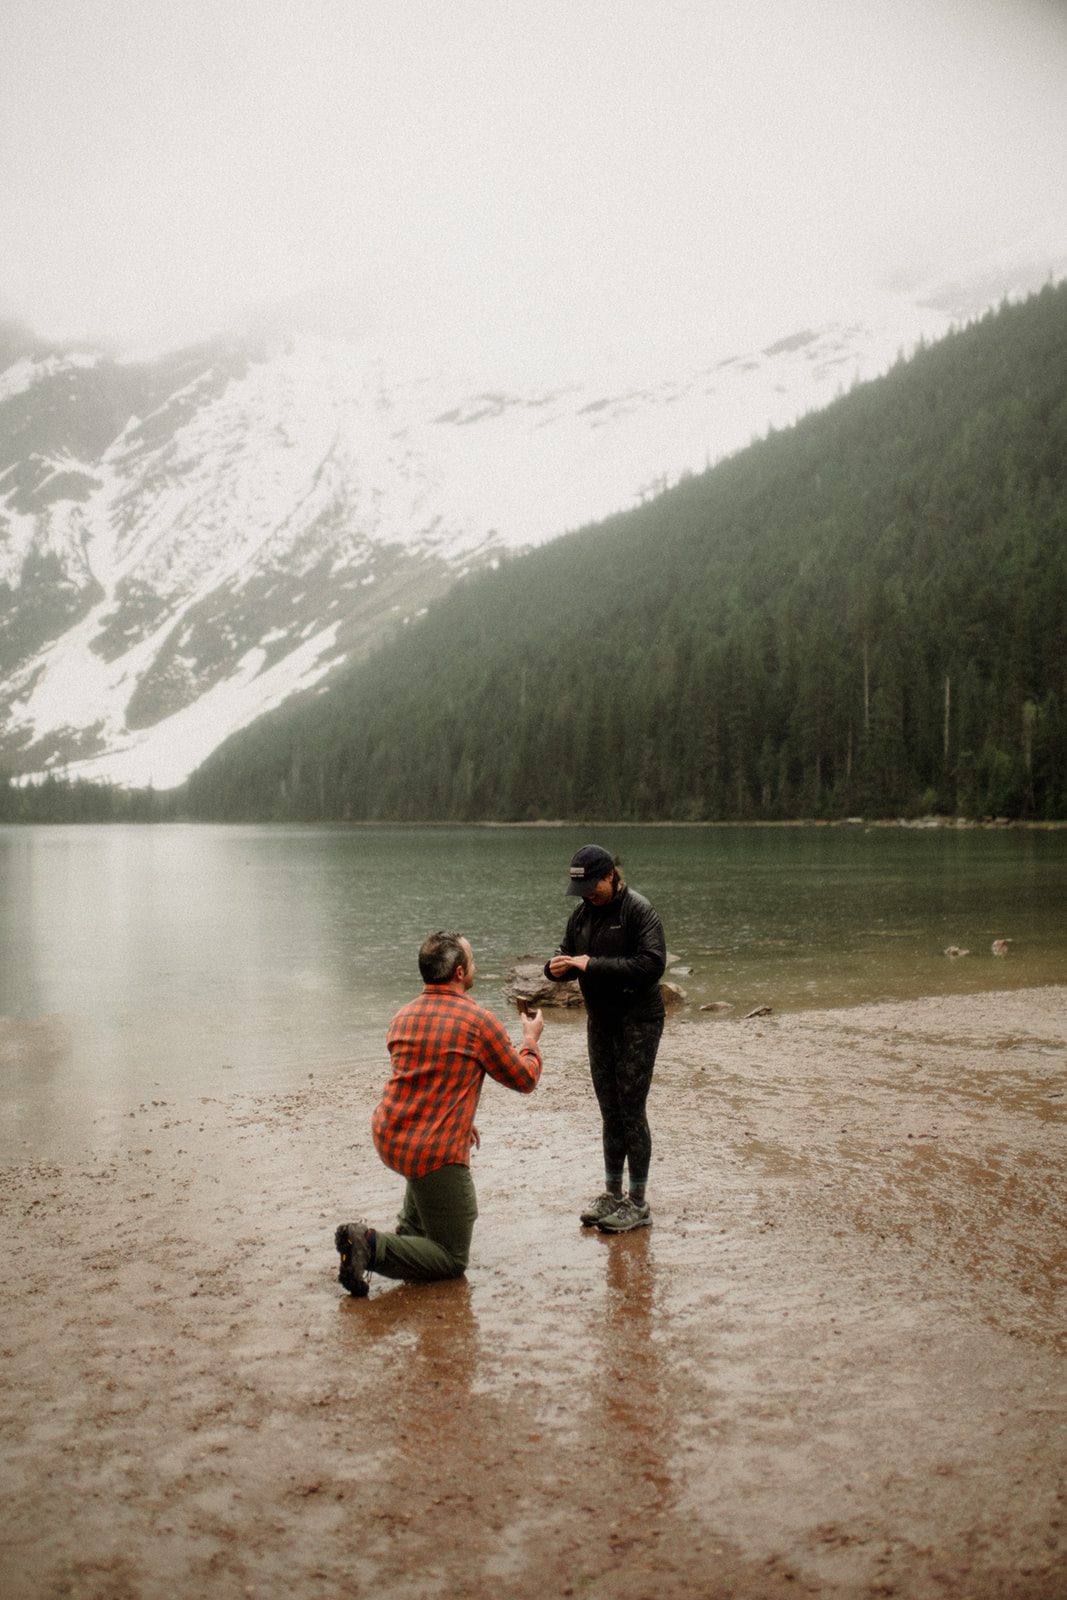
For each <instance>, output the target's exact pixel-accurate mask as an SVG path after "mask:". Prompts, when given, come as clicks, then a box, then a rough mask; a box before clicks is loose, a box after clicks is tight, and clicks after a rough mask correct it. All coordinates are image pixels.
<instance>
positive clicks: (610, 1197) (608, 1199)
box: [578, 1190, 622, 1228]
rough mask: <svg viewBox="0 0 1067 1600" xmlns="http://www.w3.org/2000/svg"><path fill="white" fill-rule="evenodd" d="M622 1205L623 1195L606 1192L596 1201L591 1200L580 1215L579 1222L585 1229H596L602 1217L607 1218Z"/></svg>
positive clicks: (599, 1195)
mask: <svg viewBox="0 0 1067 1600" xmlns="http://www.w3.org/2000/svg"><path fill="white" fill-rule="evenodd" d="M621 1204H622V1195H621V1194H609V1193H608V1192H607V1190H605V1191H604V1193H603V1194H598V1195H597V1197H596V1199H595V1200H590V1202H589V1204H588V1205H587V1206H586V1208H585V1210H584V1211H582V1212H580V1213H579V1216H578V1220H579V1222H580V1223H581V1225H582V1227H583V1228H595V1227H596V1225H597V1223H598V1222H599V1221H600V1219H601V1218H602V1217H606V1216H607V1215H608V1213H609V1212H611V1211H614V1210H615V1208H616V1206H620V1205H621Z"/></svg>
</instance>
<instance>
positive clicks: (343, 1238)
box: [333, 1222, 371, 1300]
mask: <svg viewBox="0 0 1067 1600" xmlns="http://www.w3.org/2000/svg"><path fill="white" fill-rule="evenodd" d="M333 1242H334V1244H335V1245H336V1246H337V1249H338V1251H339V1252H340V1256H341V1265H340V1268H339V1270H338V1273H337V1281H338V1283H339V1284H340V1285H341V1286H342V1288H345V1289H347V1290H348V1292H349V1294H354V1295H355V1296H356V1299H357V1300H359V1299H362V1297H363V1296H364V1295H365V1294H366V1293H367V1291H368V1289H369V1288H370V1284H369V1282H368V1281H367V1274H368V1273H369V1272H370V1268H371V1256H370V1245H369V1244H368V1242H367V1224H366V1223H365V1222H342V1224H341V1226H340V1227H339V1228H338V1230H337V1232H336V1233H335V1234H334V1236H333Z"/></svg>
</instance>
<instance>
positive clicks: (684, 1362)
mask: <svg viewBox="0 0 1067 1600" xmlns="http://www.w3.org/2000/svg"><path fill="white" fill-rule="evenodd" d="M546 1058H547V1068H546V1073H545V1078H544V1081H543V1084H542V1087H541V1088H540V1089H539V1090H538V1092H537V1093H536V1094H535V1095H534V1096H533V1097H531V1098H530V1099H523V1098H521V1097H519V1096H517V1095H512V1094H508V1093H507V1092H506V1091H504V1090H502V1089H499V1088H498V1087H496V1086H495V1085H492V1084H489V1085H487V1088H486V1091H485V1093H484V1095H483V1099H482V1107H481V1114H480V1116H479V1127H480V1129H481V1133H482V1138H483V1144H482V1149H481V1151H480V1152H479V1153H478V1154H477V1155H476V1157H475V1178H476V1182H477V1185H478V1192H479V1201H480V1206H481V1217H480V1220H479V1223H478V1226H477V1229H476V1232H475V1241H474V1255H473V1261H472V1266H471V1270H470V1272H469V1274H468V1277H467V1278H466V1279H465V1280H461V1281H458V1282H455V1283H448V1284H439V1285H431V1286H427V1287H422V1288H416V1287H411V1286H405V1285H395V1284H391V1283H387V1282H385V1281H384V1280H382V1279H377V1278H376V1279H375V1280H374V1281H373V1284H372V1289H371V1294H370V1297H369V1298H368V1299H367V1300H363V1301H355V1300H351V1299H350V1298H349V1297H348V1296H346V1295H345V1294H344V1293H343V1291H342V1290H341V1289H340V1287H339V1286H338V1284H337V1283H336V1264H337V1258H336V1255H335V1254H334V1251H333V1229H334V1226H335V1224H336V1222H338V1221H339V1220H348V1219H351V1218H353V1217H355V1216H357V1215H359V1214H361V1213H362V1214H364V1215H366V1216H368V1217H369V1218H370V1220H372V1221H374V1222H376V1223H379V1224H386V1225H388V1223H389V1222H390V1220H391V1218H392V1217H393V1215H394V1214H395V1210H396V1204H397V1201H398V1195H399V1180H398V1179H396V1178H395V1177H394V1176H393V1175H392V1174H390V1173H388V1172H386V1171H385V1170H384V1169H383V1168H382V1167H381V1166H380V1164H379V1163H378V1162H377V1159H376V1157H375V1156H374V1154H373V1151H372V1149H371V1146H370V1140H369V1134H368V1132H367V1121H368V1117H369V1114H370V1111H371V1109H372V1105H373V1103H374V1099H375V1098H376V1091H377V1088H378V1087H379V1086H378V1085H374V1086H373V1087H371V1086H354V1085H346V1084H345V1082H344V1081H343V1080H342V1081H340V1082H338V1081H336V1080H335V1081H332V1082H330V1083H326V1082H323V1081H318V1080H309V1081H308V1083H307V1086H306V1088H304V1089H302V1090H300V1091H299V1092H296V1093H293V1094H289V1095H285V1096H272V1097H262V1098H257V1097H251V1096H239V1097H237V1096H227V1095H226V1094H224V1093H220V1094H219V1095H218V1096H217V1097H212V1098H205V1099H203V1100H199V1101H197V1102H196V1103H195V1104H190V1105H182V1104H179V1103H177V1102H175V1103H173V1104H167V1103H164V1102H156V1103H146V1104H144V1105H142V1106H140V1107H137V1108H131V1109H130V1110H129V1112H127V1113H125V1114H124V1115H123V1116H122V1117H121V1119H119V1118H116V1119H114V1120H113V1121H112V1122H110V1123H108V1124H107V1125H106V1127H105V1126H102V1127H101V1128H94V1129H93V1130H88V1131H87V1135H86V1142H87V1145H90V1146H91V1147H92V1148H93V1149H94V1150H95V1152H96V1153H95V1154H94V1156H93V1157H92V1158H91V1159H89V1158H87V1159H84V1160H80V1161H75V1162H67V1163H59V1162H55V1161H50V1160H48V1159H47V1158H42V1159H35V1160H26V1161H25V1162H22V1163H14V1164H11V1163H9V1164H8V1165H6V1166H5V1167H4V1168H3V1169H2V1178H0V1196H2V1203H3V1216H4V1236H5V1239H6V1241H7V1246H8V1251H7V1254H8V1272H7V1285H6V1293H5V1297H4V1315H3V1338H2V1343H3V1366H2V1373H3V1377H2V1381H3V1407H2V1445H3V1451H2V1477H0V1489H2V1510H0V1527H2V1539H0V1547H2V1554H0V1592H2V1593H3V1594H4V1595H5V1596H6V1597H7V1600H24V1597H31V1596H32V1597H34V1600H37V1597H43V1596H61V1595H70V1596H76V1597H98V1596H99V1597H108V1600H111V1597H116V1600H127V1597H130V1600H134V1597H136V1600H141V1597H144V1600H194V1597H195V1600H201V1597H204V1596H210V1597H212V1600H216V1597H219V1600H228V1597H230V1596H234V1597H246V1596H269V1597H275V1596H277V1597H281V1596H296V1597H298V1600H303V1597H308V1600H313V1597H319V1596H321V1597H334V1596H337V1597H340V1596H362V1595H368V1596H370V1595H374V1596H379V1597H387V1600H425V1597H428V1596H438V1595H441V1596H446V1595H448V1596H470V1597H472V1600H501V1597H508V1596H514V1597H523V1600H525V1597H531V1600H533V1597H535V1596H536V1597H538V1600H541V1597H549V1600H551V1597H555V1596H570V1595H574V1596H579V1597H596V1600H600V1597H604V1600H607V1597H608V1596H612V1597H614V1596H620V1597H621V1596H625V1597H627V1600H643V1597H648V1600H651V1597H653V1596H656V1597H657V1600H674V1597H683V1596H684V1597H698V1596H699V1597H708V1600H718V1597H727V1596H730V1597H736V1600H776V1597H779V1596H796V1595H801V1594H807V1595H818V1596H827V1597H846V1596H847V1597H851V1596H870V1595H893V1594H896V1595H899V1596H902V1597H905V1600H927V1597H930V1600H934V1597H937V1600H941V1597H958V1600H964V1597H966V1600H986V1597H994V1596H995V1597H1023V1596H1026V1597H1032V1600H1057V1597H1062V1596H1064V1595H1067V1535H1065V1530H1064V1519H1065V1515H1067V1506H1065V1478H1067V1385H1065V1373H1064V1359H1063V1358H1064V1349H1065V1344H1067V1337H1065V1326H1067V1319H1065V1305H1064V1297H1063V1284H1064V1269H1065V1239H1067V1230H1065V1222H1067V1215H1065V1213H1067V1184H1065V1162H1064V1121H1065V1115H1067V989H1064V988H1046V989H1035V990H1022V991H1017V992H1013V993H998V994H986V995H979V996H971V997H967V998H954V999H950V1000H945V999H931V1000H922V1001H919V1002H915V1003H909V1004H892V1005H878V1006H869V1007H863V1008H852V1009H847V1010H841V1011H825V1012H813V1013H803V1014H796V1015H789V1016H783V1017H780V1018H778V1017H769V1018H762V1019H752V1020H744V1019H741V1018H738V1017H734V1016H731V1017H728V1018H726V1019H714V1020H707V1019H699V1020H697V1019H689V1020H685V1019H675V1020H672V1021H671V1022H670V1023H669V1024H668V1029H667V1033H666V1035H665V1037H664V1043H663V1046H662V1049H661V1053H660V1061H659V1065H658V1067H657V1076H656V1083H655V1087H654V1090H653V1097H652V1101H651V1104H650V1114H651V1119H652V1124H653V1131H654V1135H655V1139H656V1153H655V1157H654V1166H653V1179H652V1184H651V1186H650V1196H649V1197H650V1200H651V1201H652V1205H653V1209H654V1214H655V1219H656V1220H655V1226H654V1227H653V1228H651V1229H645V1230H642V1231H641V1232H639V1233H637V1234H633V1235H630V1236H626V1237H621V1238H615V1239H611V1238H607V1237H605V1236H603V1235H601V1234H599V1233H596V1232H595V1231H594V1232H585V1231H582V1230H581V1229H580V1228H579V1226H578V1224H577V1220H576V1213H577V1210H578V1208H579V1205H580V1203H581V1202H582V1201H584V1200H585V1199H587V1198H589V1197H590V1195H591V1193H593V1192H595V1190H596V1188H597V1187H598V1183H597V1179H598V1176H599V1150H598V1119H597V1116H596V1110H595V1106H594V1103H593V1100H592V1094H591V1091H590V1089H589V1086H588V1082H587V1078H586V1075H585V1071H584V1066H583V1060H584V1057H583V1030H582V1029H581V1026H580V1024H579V1025H578V1026H575V1024H574V1022H573V1021H571V1022H568V1021H561V1022H557V1023H554V1024H553V1025H551V1026H550V1027H549V1028H548V1030H547V1031H546Z"/></svg>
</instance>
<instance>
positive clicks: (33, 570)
mask: <svg viewBox="0 0 1067 1600" xmlns="http://www.w3.org/2000/svg"><path fill="white" fill-rule="evenodd" d="M1003 288H1004V286H1003V284H998V285H996V286H995V287H994V286H991V287H990V289H989V292H988V295H986V296H983V299H984V300H986V301H987V302H988V301H993V300H995V299H997V298H999V297H1000V294H1001V293H1002V292H1003ZM961 292H963V291H961ZM961 306H962V302H960V301H958V300H955V299H954V298H953V296H951V295H943V296H942V297H941V298H940V299H937V298H936V297H931V296H926V297H924V300H923V302H922V303H920V302H919V301H918V300H908V301H904V300H897V301H892V302H886V303H885V304H884V305H883V306H881V307H880V308H879V310H878V312H877V314H874V315H867V316H864V317H861V318H857V319H856V320H854V321H852V322H850V323H849V324H847V325H840V326H835V327H824V328H805V329H797V330H795V331H793V332H791V333H787V334H785V335H784V336H782V337H780V338H775V339H773V340H772V341H770V342H769V343H767V344H765V345H763V346H762V347H760V348H755V349H743V348H733V349H731V348H719V349H715V350H704V351H698V350H694V351H693V353H692V355H691V356H690V357H689V358H688V359H686V360H684V361H678V362H676V363H674V364H673V369H672V370H671V371H669V372H663V371H649V370H647V369H646V370H631V369H628V368H627V366H626V363H625V362H623V361H619V360H615V361H605V362H602V363H598V364H597V366H596V370H595V371H590V372H585V373H581V372H575V373H568V374H565V375H561V376H560V377H559V379H558V381H555V382H551V383H543V382H539V383H536V384H531V383H522V384H517V383H515V382H514V381H511V382H509V381H507V378H506V365H507V363H506V359H503V360H502V362H501V365H502V366H503V368H504V369H505V375H502V373H501V372H500V371H497V372H494V373H492V374H487V373H473V374H472V373H470V372H462V371H459V370H451V371H443V370H436V371H427V372H419V371H418V370H417V369H414V370H413V369H412V368H411V366H410V364H408V365H407V366H406V367H405V368H401V367H399V366H398V365H397V362H396V358H395V357H394V358H390V355H389V353H388V352H387V351H386V350H384V349H382V348H375V347H373V346H372V345H371V344H370V343H369V342H367V341H352V340H348V339H331V338H328V337H325V336H323V335H322V334H310V333H302V334H301V333H292V334H288V335H284V336H279V335H273V336H271V337H270V338H269V339H268V338H265V337H263V336H259V337H256V338H251V337H250V338H246V339H234V340H230V341H226V342H219V343H214V344H211V345H206V346H203V347H200V348H196V349H192V350H183V351H179V352H172V353H168V354H166V355H163V356H159V357H155V358H151V359H148V358H145V359H129V358H127V359H120V358H116V357H114V356H112V355H108V354H106V353H104V352H101V351H98V350H91V349H82V348H77V349H61V348H56V347H54V346H48V345H45V344H43V343H41V342H40V341H37V340H35V339H34V338H33V337H32V336H31V335H29V334H27V333H25V332H24V331H23V330H20V329H17V328H14V327H0V764H2V766H6V767H7V769H8V770H9V771H11V772H14V773H34V772H41V771H44V770H49V769H50V770H58V771H64V772H66V773H68V774H70V775H72V776H85V777H88V778H94V779H108V780H111V781H114V782H118V783H123V784H131V785H147V784H154V785H155V786H156V787H157V788H167V787H171V786H173V785H175V784H178V783H180V782H181V781H182V780H183V779H184V778H185V777H186V776H187V775H188V773H189V772H190V771H192V769H193V768H194V767H195V766H197V765H198V764H199V763H200V762H201V761H202V760H203V759H204V758H205V757H206V756H207V755H208V754H209V753H210V752H211V750H213V749H214V748H215V747H216V746H217V745H218V744H219V743H221V742H222V740H223V739H225V738H226V737H227V736H228V735H229V734H231V733H232V732H234V731H236V730H237V729H238V728H240V727H243V726H245V725H246V724H247V723H249V722H251V721H252V720H254V719H255V718H256V717H257V716H259V715H260V714H262V713H263V712H264V711H266V710H268V709H270V708H272V707H274V706H276V705H278V704H280V703H281V702H282V701H283V700H285V699H286V698H287V697H288V696H290V695H291V694H293V693H294V692H295V691H297V690H299V689H304V688H307V687H308V686H310V685H313V684H316V683H321V682H322V681H323V680H324V678H325V677H326V676H327V675H328V674H329V673H330V672H331V671H332V670H334V669H336V668H337V667H338V666H339V665H341V664H343V663H345V662H347V661H350V660H352V659H353V658H354V657H357V656H358V655H359V654H360V653H361V652H365V651H367V650H368V649H370V648H371V647H373V645H374V643H375V642H376V641H378V640H380V639H382V638H383V637H384V636H385V635H387V634H388V633H389V632H390V631H391V630H393V629H395V628H397V627H402V626H403V625H404V623H405V621H406V620H407V619H409V618H410V617H412V616H414V615H416V614H417V613H418V612H419V611H420V610H421V609H422V608H424V607H425V606H427V605H429V604H430V603H431V602H432V601H433V600H434V598H435V597H437V596H439V595H440V594H441V593H443V591H444V590H445V589H446V588H447V587H448V585H449V584H450V583H452V582H453V581H455V579H456V577H457V576H458V575H459V574H461V573H463V572H465V571H468V570H470V569H472V568H474V567H477V566H479V565H481V564H484V563H486V562H492V561H495V560H498V559H499V558H500V556H501V554H502V553H503V552H504V551H508V550H511V551H521V550H522V549H525V548H529V547H531V546H533V545H536V544H538V543H541V542H543V541H545V540H547V539H550V538H553V537H554V536H556V535H558V534H560V533H563V532H565V531H567V530H568V529H573V528H575V527H577V526H580V525H582V524H584V523H586V522H589V521H592V520H595V519H598V518H600V517H603V516H605V515H607V514H609V513H611V512H612V511H616V510H620V509H624V508H626V507H628V506H630V505H633V504H634V503H636V502H637V501H639V500H641V499H643V498H646V497H648V496H649V495H651V494H653V493H655V492H657V491H658V490H659V489H660V488H662V487H664V486H666V485H667V484H668V483H670V482H672V481H674V480H676V479H677V478H678V477H679V476H680V475H682V474H683V473H685V472H687V471H692V470H700V469H702V468H703V467H705V466H706V465H708V464H709V463H712V462H714V461H716V460H718V459H720V458H721V457H722V456H724V455H726V454H729V453H731V452H732V451H734V450H736V449H738V448H740V447H742V446H744V445H746V444H748V443H749V442H750V441H751V440H752V439H753V438H755V437H759V436H762V435H763V434H764V433H765V432H766V430H767V429H768V427H771V426H776V427H778V426H784V425H786V424H788V423H789V422H791V421H793V420H795V419H796V418H797V417H799V416H800V415H802V414H804V413H805V412H807V411H810V410H813V409H816V408H818V407H820V406H822V405H824V404H826V403H828V402H829V401H830V400H832V399H833V398H834V397H835V396H836V395H837V394H838V393H840V392H842V391H843V390H844V389H847V388H848V387H849V386H850V385H851V384H853V383H854V382H855V381H857V380H861V379H865V378H869V377H873V376H876V375H877V374H879V373H880V372H882V371H884V370H885V369H886V368H887V367H888V366H889V365H891V364H892V362H893V361H894V360H895V359H896V358H897V356H898V355H900V354H901V353H906V352H908V351H909V350H911V349H912V348H914V346H915V345H916V343H917V342H918V341H919V340H920V339H927V340H930V339H933V338H937V337H939V336H941V335H942V334H943V333H945V332H946V331H947V330H948V328H949V327H950V326H951V323H952V321H953V320H954V319H955V318H956V317H957V315H958V313H959V310H960V309H961ZM975 309H978V308H977V307H975V306H974V305H973V304H967V306H966V313H967V314H968V315H970V314H973V312H974V310H975Z"/></svg>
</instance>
